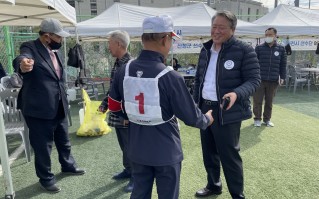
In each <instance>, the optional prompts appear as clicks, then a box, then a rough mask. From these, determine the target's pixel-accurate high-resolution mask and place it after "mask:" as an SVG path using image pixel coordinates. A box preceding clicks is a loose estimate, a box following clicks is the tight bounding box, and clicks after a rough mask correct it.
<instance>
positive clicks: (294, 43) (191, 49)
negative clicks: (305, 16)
mask: <svg viewBox="0 0 319 199" xmlns="http://www.w3.org/2000/svg"><path fill="white" fill-rule="evenodd" d="M240 40H242V41H244V42H246V43H248V44H249V45H251V46H252V47H255V46H256V45H257V43H259V44H261V43H263V42H264V40H263V39H260V40H258V39H240ZM202 42H203V41H202V40H177V41H175V42H174V44H173V53H174V54H187V53H199V52H200V50H201V48H202V46H203V44H202ZM277 42H278V43H279V44H281V45H283V46H285V45H286V44H287V43H288V40H287V39H283V38H278V39H277ZM289 43H290V46H291V49H292V50H293V51H308V50H316V48H317V45H318V43H319V39H318V38H300V39H295V38H294V39H289Z"/></svg>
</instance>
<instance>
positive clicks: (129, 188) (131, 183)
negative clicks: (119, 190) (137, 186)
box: [124, 178, 134, 193]
mask: <svg viewBox="0 0 319 199" xmlns="http://www.w3.org/2000/svg"><path fill="white" fill-rule="evenodd" d="M133 188H134V181H133V178H131V179H130V181H129V183H128V184H127V185H126V187H125V189H124V191H125V192H127V193H129V192H132V191H133Z"/></svg>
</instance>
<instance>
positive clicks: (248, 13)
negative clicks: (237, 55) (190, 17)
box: [67, 0, 268, 22]
mask: <svg viewBox="0 0 319 199" xmlns="http://www.w3.org/2000/svg"><path fill="white" fill-rule="evenodd" d="M67 2H68V3H69V4H70V5H71V6H73V7H75V9H76V14H77V21H78V22H79V21H83V20H86V19H89V18H91V17H94V16H96V15H98V14H100V13H101V12H103V11H104V10H106V9H107V8H109V7H110V6H112V5H113V4H114V3H115V2H120V3H127V4H132V5H139V6H146V7H158V8H165V7H175V6H183V5H189V4H193V3H198V2H203V3H206V4H207V5H209V6H211V7H212V8H213V9H215V10H229V11H231V12H233V13H234V14H236V15H237V17H238V18H239V19H241V20H244V21H249V22H252V21H255V20H256V19H258V18H260V17H261V16H263V15H265V14H266V13H268V8H266V7H264V6H263V5H262V3H260V2H257V1H253V0H67Z"/></svg>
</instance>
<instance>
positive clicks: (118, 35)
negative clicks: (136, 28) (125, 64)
mask: <svg viewBox="0 0 319 199" xmlns="http://www.w3.org/2000/svg"><path fill="white" fill-rule="evenodd" d="M107 35H108V37H109V38H110V39H113V40H115V41H118V42H119V43H120V45H121V46H123V47H124V48H125V49H127V47H128V45H129V44H130V36H129V34H128V33H127V32H126V31H123V30H114V31H112V32H110V33H108V34H107Z"/></svg>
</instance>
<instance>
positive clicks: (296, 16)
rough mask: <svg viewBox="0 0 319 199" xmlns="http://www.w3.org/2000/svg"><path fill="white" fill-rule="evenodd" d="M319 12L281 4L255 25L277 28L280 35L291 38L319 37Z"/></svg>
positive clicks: (255, 22)
mask: <svg viewBox="0 0 319 199" xmlns="http://www.w3.org/2000/svg"><path fill="white" fill-rule="evenodd" d="M318 19H319V10H311V9H305V8H299V7H294V6H289V5H284V4H280V5H279V6H278V7H276V8H275V9H274V10H272V11H271V12H270V13H268V14H267V15H265V16H263V17H261V18H260V19H258V20H256V21H254V22H253V23H254V24H257V25H261V26H264V27H265V28H264V29H266V28H268V27H275V28H276V29H277V30H278V35H280V36H289V37H303V36H308V37H309V36H318V34H319V20H318Z"/></svg>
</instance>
